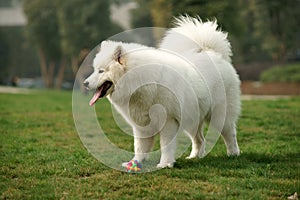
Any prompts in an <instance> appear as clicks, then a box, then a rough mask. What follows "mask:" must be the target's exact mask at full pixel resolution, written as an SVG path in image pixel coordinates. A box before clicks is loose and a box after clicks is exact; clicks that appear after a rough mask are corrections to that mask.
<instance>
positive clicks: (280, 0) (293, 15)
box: [256, 0, 300, 62]
mask: <svg viewBox="0 0 300 200" xmlns="http://www.w3.org/2000/svg"><path fill="white" fill-rule="evenodd" d="M256 1H257V4H258V5H260V6H261V7H262V9H261V11H264V12H265V16H266V20H263V21H265V22H266V24H265V25H266V27H267V28H268V29H269V33H270V35H268V36H267V37H266V38H265V43H264V47H266V48H269V49H270V51H271V52H270V53H271V55H272V58H273V60H274V61H279V62H285V61H286V59H287V53H288V51H293V50H295V49H296V48H300V47H299V46H297V45H299V44H297V42H296V41H297V38H299V35H300V20H299V19H300V11H299V9H300V1H295V0H272V1H268V0H261V1H258V0H256Z"/></svg>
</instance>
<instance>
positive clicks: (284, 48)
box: [0, 0, 300, 94]
mask: <svg viewBox="0 0 300 200" xmlns="http://www.w3.org/2000/svg"><path fill="white" fill-rule="evenodd" d="M180 14H189V15H192V16H196V15H199V16H200V17H201V18H202V19H203V20H204V21H205V20H206V19H210V20H213V19H215V18H216V19H217V20H218V24H219V25H220V27H221V28H222V30H224V31H226V32H228V33H229V40H230V42H231V44H232V47H233V63H234V66H235V67H236V69H237V71H238V73H239V75H240V78H241V79H242V81H243V85H242V89H243V92H245V93H247V91H248V93H254V94H255V93H260V92H259V91H258V90H259V89H263V90H265V92H264V93H267V91H269V92H270V91H271V90H272V91H273V90H274V91H275V92H274V91H273V92H271V93H272V94H277V93H278V94H290V93H292V94H294V93H296V94H300V91H299V90H300V87H299V86H300V85H299V83H300V20H299V19H300V1H299V0H226V1H224V0H89V1H86V0H64V1H61V0H0V85H6V86H18V87H28V88H57V89H72V87H73V81H74V79H75V75H76V72H77V70H78V68H79V66H80V64H81V63H82V61H83V60H84V58H85V57H86V55H87V54H88V53H89V52H90V51H91V50H92V49H93V48H94V47H95V46H96V45H98V44H99V43H100V42H101V41H102V40H105V39H106V38H108V37H110V36H112V35H114V34H117V33H120V32H122V31H124V30H128V29H133V28H138V27H172V20H173V16H178V15H180ZM270 83H272V84H273V87H272V86H271V84H270ZM286 84H288V85H286ZM264 86H266V87H265V88H263V87H264ZM255 88H256V92H255V91H254V92H253V91H252V92H251V89H254V90H255ZM274 88H275V89H274ZM276 89H277V90H276ZM288 90H290V91H289V92H287V91H288Z"/></svg>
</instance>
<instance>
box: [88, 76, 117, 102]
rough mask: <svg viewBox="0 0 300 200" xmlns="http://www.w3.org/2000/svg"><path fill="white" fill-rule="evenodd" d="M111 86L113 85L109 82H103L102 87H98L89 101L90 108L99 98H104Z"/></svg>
mask: <svg viewBox="0 0 300 200" xmlns="http://www.w3.org/2000/svg"><path fill="white" fill-rule="evenodd" d="M112 84H113V83H112V82H111V81H105V82H104V83H103V84H102V85H100V86H99V87H98V88H97V90H96V91H95V94H94V96H93V98H92V99H91V101H90V106H93V105H94V104H95V103H96V101H97V100H98V99H99V98H102V97H104V96H105V95H106V92H107V90H108V89H109V88H110V87H111V86H112Z"/></svg>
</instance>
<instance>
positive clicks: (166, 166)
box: [156, 163, 174, 169]
mask: <svg viewBox="0 0 300 200" xmlns="http://www.w3.org/2000/svg"><path fill="white" fill-rule="evenodd" d="M156 167H157V168H158V169H163V168H173V167H174V163H159V164H157V166H156Z"/></svg>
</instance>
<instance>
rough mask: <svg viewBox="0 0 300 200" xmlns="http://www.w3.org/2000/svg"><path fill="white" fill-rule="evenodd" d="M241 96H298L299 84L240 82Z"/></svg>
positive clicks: (299, 93)
mask: <svg viewBox="0 0 300 200" xmlns="http://www.w3.org/2000/svg"><path fill="white" fill-rule="evenodd" d="M241 90H242V94H251V95H293V96H295V95H300V84H299V83H262V82H242V84H241Z"/></svg>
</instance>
